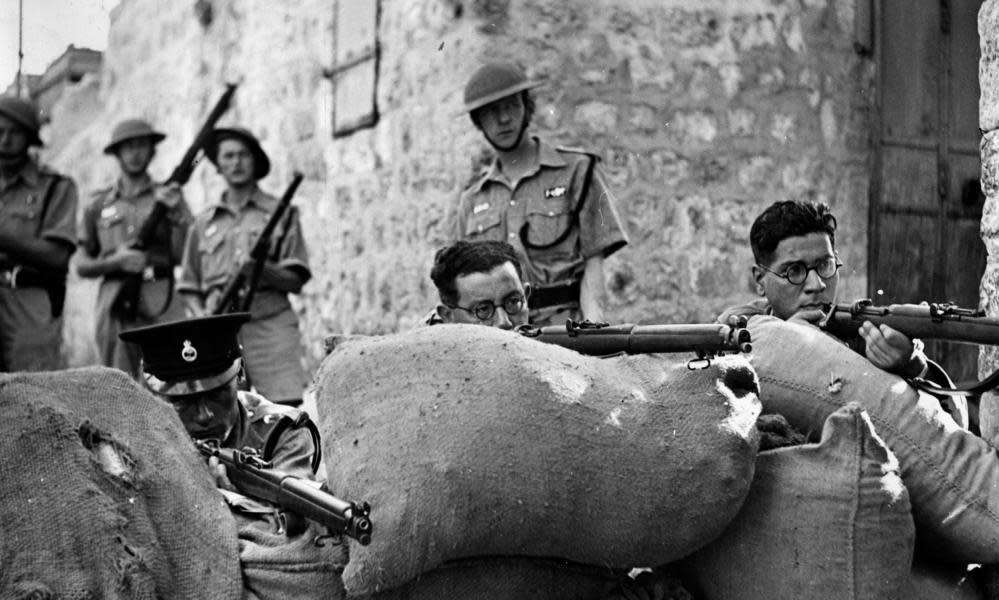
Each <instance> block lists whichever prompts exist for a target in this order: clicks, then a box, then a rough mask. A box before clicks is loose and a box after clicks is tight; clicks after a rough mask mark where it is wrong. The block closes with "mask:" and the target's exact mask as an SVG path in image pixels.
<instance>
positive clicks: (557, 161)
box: [477, 137, 567, 191]
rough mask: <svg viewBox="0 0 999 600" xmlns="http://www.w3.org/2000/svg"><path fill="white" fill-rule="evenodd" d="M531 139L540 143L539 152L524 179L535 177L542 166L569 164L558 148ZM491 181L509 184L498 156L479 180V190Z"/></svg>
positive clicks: (534, 138)
mask: <svg viewBox="0 0 999 600" xmlns="http://www.w3.org/2000/svg"><path fill="white" fill-rule="evenodd" d="M531 139H533V140H534V141H536V142H537V143H538V153H537V154H536V155H535V162H534V164H532V165H531V168H530V169H529V170H528V172H527V174H526V175H525V176H524V179H527V178H529V177H533V176H534V175H535V174H536V173H537V172H538V171H540V170H541V167H555V168H558V167H564V166H565V165H566V164H567V163H566V162H565V159H563V158H562V155H560V154H559V153H558V150H556V149H555V148H554V147H552V146H549V145H548V144H546V143H544V142H543V141H541V139H540V138H537V137H533V138H531ZM489 181H495V182H497V183H502V184H508V180H507V178H506V175H504V174H503V172H502V171H501V170H500V166H499V157H498V156H497V157H496V158H494V159H493V162H492V164H490V165H489V170H488V171H487V172H486V175H485V177H483V178H482V179H481V180H480V181H479V185H478V190H477V191H481V190H482V188H483V186H485V185H486V183H487V182H489Z"/></svg>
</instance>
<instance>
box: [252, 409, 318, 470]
mask: <svg viewBox="0 0 999 600" xmlns="http://www.w3.org/2000/svg"><path fill="white" fill-rule="evenodd" d="M239 399H240V401H241V402H242V403H243V406H245V407H246V409H247V412H248V413H249V415H248V416H249V418H250V423H251V424H254V425H255V427H253V428H252V429H253V430H254V433H255V434H256V435H257V436H259V441H260V442H261V448H260V451H261V454H262V455H263V457H264V460H270V457H271V456H273V454H274V450H275V448H276V446H277V442H278V438H280V437H281V434H282V433H283V432H284V431H285V430H287V429H295V428H300V427H304V428H305V429H307V430H308V432H309V435H311V436H312V441H313V445H314V446H315V449H316V451H315V454H313V455H312V470H313V471H315V470H316V469H318V468H319V463H320V461H322V445H321V444H320V440H319V429H318V428H317V427H316V424H315V423H314V422H313V421H312V419H311V418H310V417H309V413H307V412H305V411H304V410H300V409H298V408H294V407H291V406H285V405H283V404H277V403H275V402H271V401H269V400H267V399H265V398H264V397H263V396H260V395H259V394H254V393H252V392H245V391H240V392H239Z"/></svg>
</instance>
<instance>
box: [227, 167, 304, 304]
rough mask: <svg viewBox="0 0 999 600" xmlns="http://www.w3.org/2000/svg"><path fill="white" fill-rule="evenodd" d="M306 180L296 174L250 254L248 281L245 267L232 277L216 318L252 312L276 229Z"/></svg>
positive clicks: (299, 174)
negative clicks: (222, 315) (250, 268)
mask: <svg viewBox="0 0 999 600" xmlns="http://www.w3.org/2000/svg"><path fill="white" fill-rule="evenodd" d="M302 179H303V175H302V174H301V173H298V172H295V173H294V175H293V176H292V179H291V184H289V185H288V189H287V190H285V192H284V195H283V196H281V200H279V201H278V205H277V207H275V208H274V212H273V213H271V216H270V219H268V221H267V224H266V225H264V229H263V230H262V231H261V232H260V237H258V238H257V240H256V241H255V242H254V243H253V248H252V249H251V250H250V262H251V263H252V265H253V267H252V271H251V273H250V276H249V278H247V276H246V271H245V269H243V268H242V266H241V268H240V269H239V270H238V271H236V272H235V273H233V274H232V276H231V277H229V281H227V282H226V285H225V287H224V288H223V289H222V295H221V296H220V297H219V301H218V304H216V305H215V308H214V309H213V310H212V314H213V315H221V314H225V313H228V312H247V311H249V310H250V304H252V303H253V295H254V294H255V293H256V291H257V286H258V285H260V275H261V274H262V273H263V271H264V264H265V263H266V262H267V255H268V253H269V252H270V248H271V236H273V235H274V229H275V228H277V225H278V223H279V222H280V221H281V218H282V217H283V216H284V214H285V211H287V210H288V207H289V206H290V205H291V199H292V198H294V197H295V190H297V189H298V185H299V184H300V183H302Z"/></svg>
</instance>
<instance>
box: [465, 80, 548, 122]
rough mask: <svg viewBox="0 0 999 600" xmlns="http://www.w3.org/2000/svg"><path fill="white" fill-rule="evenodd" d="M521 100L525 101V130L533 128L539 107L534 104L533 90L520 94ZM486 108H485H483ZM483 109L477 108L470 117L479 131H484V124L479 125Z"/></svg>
mask: <svg viewBox="0 0 999 600" xmlns="http://www.w3.org/2000/svg"><path fill="white" fill-rule="evenodd" d="M520 94H521V98H522V99H523V101H524V129H527V128H528V127H530V126H531V120H532V119H533V118H534V111H535V110H536V109H537V106H536V105H535V103H534V97H533V96H531V90H524V91H522V92H520ZM486 106H488V104H487V105H486ZM483 108H485V107H483ZM480 110H482V109H481V108H477V109H475V110H473V111H472V112H471V114H470V115H469V116H470V117H471V118H472V123H475V127H476V129H478V130H480V131H481V130H482V124H481V123H479V111H480Z"/></svg>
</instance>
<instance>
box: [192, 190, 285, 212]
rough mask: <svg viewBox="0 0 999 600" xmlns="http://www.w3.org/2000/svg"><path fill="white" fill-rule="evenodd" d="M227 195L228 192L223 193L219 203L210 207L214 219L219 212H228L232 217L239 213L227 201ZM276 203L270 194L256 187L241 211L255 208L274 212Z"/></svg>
mask: <svg viewBox="0 0 999 600" xmlns="http://www.w3.org/2000/svg"><path fill="white" fill-rule="evenodd" d="M226 193H227V192H222V195H220V196H219V200H218V202H215V203H213V204H212V205H210V206H209V207H208V210H209V211H211V216H212V217H213V218H214V217H215V216H217V215H218V214H219V211H223V212H227V213H230V214H232V215H235V214H236V213H237V212H238V211H237V210H236V209H235V208H233V207H232V206H231V205H229V204H228V203H227V202H226V201H225V195H226ZM276 203H277V200H276V199H274V198H273V197H271V196H270V195H268V194H265V193H264V192H263V191H262V190H261V189H260V188H259V187H254V188H253V193H252V194H250V197H249V198H247V200H246V205H245V206H243V208H242V209H241V210H245V209H247V208H249V207H250V206H254V207H256V208H258V209H260V210H263V211H266V212H272V211H273V209H274V206H275V204H276Z"/></svg>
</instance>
